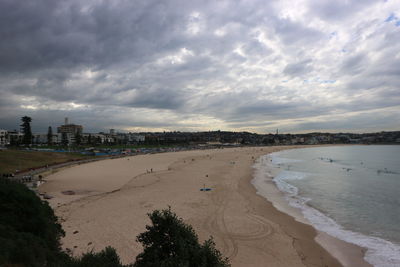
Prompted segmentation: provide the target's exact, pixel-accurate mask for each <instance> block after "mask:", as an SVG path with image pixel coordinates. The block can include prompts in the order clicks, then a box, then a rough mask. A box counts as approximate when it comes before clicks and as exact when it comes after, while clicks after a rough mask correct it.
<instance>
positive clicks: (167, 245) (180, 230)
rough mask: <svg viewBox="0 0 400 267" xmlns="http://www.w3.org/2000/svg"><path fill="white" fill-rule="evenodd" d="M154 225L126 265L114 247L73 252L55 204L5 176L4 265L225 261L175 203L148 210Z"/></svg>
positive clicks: (91, 266)
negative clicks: (63, 242) (65, 246)
mask: <svg viewBox="0 0 400 267" xmlns="http://www.w3.org/2000/svg"><path fill="white" fill-rule="evenodd" d="M149 217H150V220H151V222H152V225H148V226H146V229H147V231H146V232H144V233H142V234H140V235H138V236H137V241H139V242H141V243H142V244H143V247H144V251H143V252H142V253H140V254H139V255H138V256H137V257H136V262H135V263H134V264H132V265H122V264H121V261H120V258H119V256H118V254H117V253H116V251H115V249H114V248H112V247H107V248H105V249H104V250H102V251H100V252H97V253H96V252H93V251H92V252H88V253H86V254H84V255H82V256H81V257H75V258H74V257H71V256H70V255H68V254H67V253H65V252H63V251H62V250H61V247H60V238H61V237H62V236H63V235H64V231H63V230H62V228H61V225H60V224H59V223H58V221H57V217H56V216H55V215H54V212H53V210H52V209H51V208H50V206H49V205H48V203H47V202H45V201H42V200H41V199H40V198H39V197H38V196H36V194H35V193H34V192H33V191H31V190H29V189H28V188H27V187H26V186H25V185H23V184H19V183H16V182H13V181H11V180H8V179H6V178H1V177H0V266H22V267H25V266H26V267H42V266H48V267H124V266H125V267H129V266H131V267H132V266H136V267H144V266H145V267H151V266H157V267H168V266H171V267H172V266H173V267H181V266H182V267H192V266H193V267H194V266H196V267H211V266H212V267H225V266H230V265H229V263H228V260H227V258H225V259H224V258H222V255H221V253H220V252H219V251H218V250H217V249H216V248H215V244H214V242H213V240H212V239H209V240H206V241H205V242H204V243H203V244H200V243H199V241H198V237H197V235H196V233H195V232H194V230H193V228H192V227H191V226H190V225H187V224H185V223H184V222H183V221H182V219H180V218H178V217H177V216H176V214H175V213H173V212H171V209H166V210H161V211H158V210H155V211H153V212H152V213H151V214H149Z"/></svg>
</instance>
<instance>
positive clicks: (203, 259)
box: [134, 209, 230, 267]
mask: <svg viewBox="0 0 400 267" xmlns="http://www.w3.org/2000/svg"><path fill="white" fill-rule="evenodd" d="M148 215H149V217H150V220H151V222H152V225H150V226H149V225H148V226H146V229H147V231H146V232H144V233H142V234H140V235H138V237H137V241H139V242H141V243H142V245H143V247H144V251H143V252H142V253H140V254H139V255H138V256H137V257H136V262H135V264H134V266H136V267H145V266H146V267H152V266H154V267H156V266H165V267H168V266H171V267H172V266H187V267H191V266H193V267H194V266H199V267H200V266H201V267H206V266H207V267H208V266H210V267H211V266H213V267H219V266H221V267H223V266H230V265H229V263H228V259H227V258H225V259H223V258H222V255H221V253H220V252H219V251H218V250H217V249H216V248H215V243H214V242H213V241H212V239H209V240H206V241H205V242H204V243H203V244H202V245H201V244H200V243H199V241H198V237H197V235H196V233H195V232H194V230H193V228H192V227H191V226H190V225H187V224H185V223H184V222H183V221H182V219H180V218H178V217H177V216H176V214H175V213H173V212H171V210H170V209H166V210H162V211H158V210H155V211H153V212H152V213H150V214H148Z"/></svg>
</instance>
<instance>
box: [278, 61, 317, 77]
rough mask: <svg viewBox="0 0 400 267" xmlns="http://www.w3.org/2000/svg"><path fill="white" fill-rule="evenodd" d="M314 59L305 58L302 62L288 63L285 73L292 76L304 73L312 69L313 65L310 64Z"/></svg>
mask: <svg viewBox="0 0 400 267" xmlns="http://www.w3.org/2000/svg"><path fill="white" fill-rule="evenodd" d="M311 62H312V60H310V59H305V60H302V61H300V62H296V63H291V64H287V65H286V67H285V68H284V70H283V73H285V74H287V75H290V76H298V75H303V74H306V73H308V72H310V71H311V70H312V66H311V65H310V64H311Z"/></svg>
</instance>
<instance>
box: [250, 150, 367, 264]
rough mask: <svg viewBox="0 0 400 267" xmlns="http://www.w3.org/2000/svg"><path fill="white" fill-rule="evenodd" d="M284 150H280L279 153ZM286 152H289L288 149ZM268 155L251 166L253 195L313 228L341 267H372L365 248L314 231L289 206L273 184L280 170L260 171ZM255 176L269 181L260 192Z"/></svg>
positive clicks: (267, 168)
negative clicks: (252, 170) (252, 169)
mask: <svg viewBox="0 0 400 267" xmlns="http://www.w3.org/2000/svg"><path fill="white" fill-rule="evenodd" d="M300 148H307V147H300ZM284 150H286V149H284ZM284 150H280V151H279V152H281V151H284ZM287 150H290V148H289V149H287ZM273 153H275V152H273ZM270 154H272V153H268V154H266V155H263V156H261V157H260V158H259V159H258V162H257V163H256V164H254V166H253V167H254V169H255V172H254V173H255V175H254V178H253V179H252V180H251V181H250V182H251V184H252V185H253V187H254V189H255V193H256V194H257V195H260V196H261V197H263V198H265V199H267V200H268V201H269V202H271V203H272V205H273V206H274V207H275V208H276V209H278V210H280V211H282V212H284V213H286V214H288V215H289V216H291V217H293V218H295V220H296V221H298V222H301V223H304V224H307V225H310V226H311V227H313V228H314V229H315V231H316V232H317V235H316V236H315V241H316V242H317V243H318V244H320V245H321V246H322V247H324V248H325V249H326V250H327V251H329V253H330V254H331V255H332V256H333V257H335V258H336V259H338V260H339V262H340V263H341V264H342V265H343V266H360V267H371V266H373V265H372V264H370V263H369V262H367V261H366V260H365V254H366V252H367V248H364V247H361V246H359V245H356V244H353V243H349V242H347V241H344V240H342V239H339V238H336V237H333V236H331V235H330V234H328V233H326V232H323V231H321V230H318V229H316V228H315V226H314V225H313V224H312V223H311V222H310V221H309V220H308V219H307V218H306V217H305V216H304V215H303V214H302V211H301V210H300V209H299V208H296V207H293V206H291V205H290V204H289V202H288V201H287V199H286V196H285V194H284V192H282V191H280V190H279V189H278V187H277V185H276V184H275V182H274V181H273V179H274V177H275V176H276V175H278V173H279V172H280V171H281V170H280V169H278V168H276V167H273V166H270V165H268V166H264V169H262V166H261V162H260V161H261V160H262V158H263V157H264V156H265V157H267V156H268V155H270ZM265 170H267V173H265ZM257 175H262V176H264V177H267V180H268V181H269V182H268V183H267V184H268V186H265V183H264V184H263V191H262V192H260V191H259V189H260V188H259V187H258V188H257V181H256V179H257V177H256V176H257Z"/></svg>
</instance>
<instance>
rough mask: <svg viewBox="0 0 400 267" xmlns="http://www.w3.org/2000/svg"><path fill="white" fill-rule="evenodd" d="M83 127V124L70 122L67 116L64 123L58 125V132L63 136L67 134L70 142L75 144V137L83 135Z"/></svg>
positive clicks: (66, 136) (66, 137)
mask: <svg viewBox="0 0 400 267" xmlns="http://www.w3.org/2000/svg"><path fill="white" fill-rule="evenodd" d="M82 131H83V127H82V125H76V124H72V123H68V118H65V123H64V125H61V126H59V127H57V133H58V134H61V136H65V139H66V141H67V142H68V144H74V143H75V141H76V140H75V138H76V136H77V135H80V136H82Z"/></svg>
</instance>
